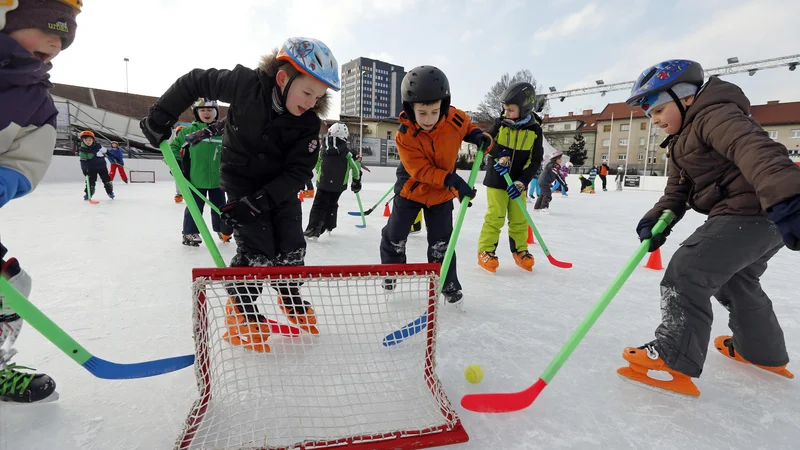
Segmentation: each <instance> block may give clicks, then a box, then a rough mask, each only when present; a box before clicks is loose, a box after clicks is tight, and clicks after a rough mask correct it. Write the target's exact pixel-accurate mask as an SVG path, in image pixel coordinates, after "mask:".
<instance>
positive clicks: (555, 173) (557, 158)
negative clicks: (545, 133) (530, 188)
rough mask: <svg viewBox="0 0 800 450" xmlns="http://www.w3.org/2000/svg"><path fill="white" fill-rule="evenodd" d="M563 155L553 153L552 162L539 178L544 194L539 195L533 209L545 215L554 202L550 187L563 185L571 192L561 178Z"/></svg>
mask: <svg viewBox="0 0 800 450" xmlns="http://www.w3.org/2000/svg"><path fill="white" fill-rule="evenodd" d="M561 155H562V153H561V152H560V151H556V152H555V153H553V155H552V156H551V157H550V162H548V163H547V166H545V168H544V170H542V176H540V177H539V189H541V190H542V193H541V194H539V198H537V199H536V204H535V205H533V209H534V210H536V211H539V212H541V213H543V214H548V213H549V208H550V201H551V200H553V193H552V192H551V190H550V185H552V184H553V183H554V182H558V183H561V186H563V187H564V190H569V188H568V187H567V183H565V182H564V179H563V178H561V173H560V169H561Z"/></svg>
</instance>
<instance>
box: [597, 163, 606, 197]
mask: <svg viewBox="0 0 800 450" xmlns="http://www.w3.org/2000/svg"><path fill="white" fill-rule="evenodd" d="M597 175H599V176H600V181H602V182H603V190H604V191H608V189H606V181H607V178H608V163H607V162H605V161H603V164H600V170H599V171H598V172H597Z"/></svg>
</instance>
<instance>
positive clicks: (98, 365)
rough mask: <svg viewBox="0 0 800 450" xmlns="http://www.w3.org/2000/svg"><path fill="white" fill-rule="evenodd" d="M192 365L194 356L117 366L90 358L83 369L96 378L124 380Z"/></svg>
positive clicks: (152, 375) (145, 376)
mask: <svg viewBox="0 0 800 450" xmlns="http://www.w3.org/2000/svg"><path fill="white" fill-rule="evenodd" d="M192 364H194V355H185V356H176V357H173V358H166V359H159V360H155V361H147V362H141V363H134V364H118V363H114V362H111V361H106V360H104V359H101V358H98V357H96V356H92V357H91V358H89V360H88V361H86V362H85V363H83V367H84V368H85V369H86V370H88V371H89V372H90V373H91V374H92V375H94V376H96V377H97V378H102V379H105V380H125V379H131V378H147V377H154V376H157V375H162V374H165V373H169V372H174V371H176V370H180V369H183V368H184V367H188V366H191V365H192Z"/></svg>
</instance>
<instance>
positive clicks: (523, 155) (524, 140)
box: [478, 83, 544, 273]
mask: <svg viewBox="0 0 800 450" xmlns="http://www.w3.org/2000/svg"><path fill="white" fill-rule="evenodd" d="M500 101H501V102H502V103H503V114H502V115H501V116H500V117H499V118H497V119H496V120H495V121H494V124H493V125H492V127H491V128H490V129H489V131H488V133H489V134H490V135H491V136H492V137H493V138H494V141H495V142H496V143H497V145H495V146H494V148H493V149H492V151H491V152H489V156H491V157H492V161H494V160H497V162H495V164H494V170H487V171H486V176H485V177H484V179H483V184H484V186H486V201H487V202H488V203H489V208H488V209H487V211H486V215H485V216H484V218H483V227H482V228H481V234H480V236H479V237H478V266H480V267H481V268H482V269H484V270H486V271H488V272H491V273H495V272H496V271H497V267H498V266H499V265H500V261H499V259H498V258H497V254H496V251H497V244H498V242H499V240H500V229H501V228H502V227H503V222H504V221H505V218H506V214H508V241H509V245H510V247H511V255H512V256H513V258H514V263H515V264H516V265H518V266H519V267H521V268H522V269H523V270H527V271H528V272H531V271H533V264H534V261H533V255H531V254H530V252H528V243H527V237H528V222H527V220H526V219H525V215H524V214H523V212H522V211H521V210H520V208H519V206H518V205H517V204H516V202H514V200H515V199H517V198H519V197H520V195H522V193H524V192H525V186H526V185H527V184H528V183H530V182H531V179H533V175H534V174H535V173H536V171H537V170H538V169H539V166H540V165H541V160H542V154H543V153H544V150H543V148H542V139H543V136H542V127H541V126H539V124H538V123H537V122H536V120H535V119H534V118H533V104H534V101H535V94H534V87H533V86H532V85H531V84H530V83H514V84H512V85H511V86H509V87H508V88H507V89H506V90H505V91H504V92H503V93H502V95H501V96H500ZM505 174H508V175H509V177H511V180H512V181H513V183H512V185H511V186H509V185H508V183H506V180H505V178H504V177H503V175H505Z"/></svg>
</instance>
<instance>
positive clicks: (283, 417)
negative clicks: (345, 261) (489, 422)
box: [176, 264, 469, 450]
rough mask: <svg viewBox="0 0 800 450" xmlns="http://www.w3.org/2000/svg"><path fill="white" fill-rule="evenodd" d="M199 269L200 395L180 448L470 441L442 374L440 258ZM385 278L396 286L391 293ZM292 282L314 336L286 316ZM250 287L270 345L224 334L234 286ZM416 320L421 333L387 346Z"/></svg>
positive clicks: (195, 316) (377, 445)
mask: <svg viewBox="0 0 800 450" xmlns="http://www.w3.org/2000/svg"><path fill="white" fill-rule="evenodd" d="M193 277H194V285H193V297H194V302H193V303H194V312H193V320H194V341H195V353H196V360H195V366H194V369H195V375H196V377H197V387H198V391H199V398H198V399H197V400H196V401H195V403H194V405H193V406H192V408H191V411H190V412H189V416H188V418H187V419H186V423H185V427H184V430H183V431H182V433H181V435H180V436H179V438H178V440H177V442H176V448H179V449H227V448H248V449H256V448H257V449H270V450H273V449H275V450H277V449H286V450H288V449H298V450H299V449H322V448H337V449H339V448H357V449H376V450H377V449H421V448H429V447H437V446H442V445H449V444H456V443H461V442H466V441H467V440H468V439H469V437H468V436H467V433H466V431H465V430H464V428H463V426H462V424H461V421H460V419H459V418H458V416H457V415H456V412H455V410H454V409H453V406H452V405H451V404H450V401H449V400H448V399H447V396H446V395H445V392H444V389H443V388H442V386H441V384H440V382H439V379H438V377H437V375H436V335H437V316H438V306H437V301H436V299H437V297H438V296H437V295H436V293H437V292H438V287H439V286H438V285H439V265H438V264H405V265H367V266H325V267H322V266H320V267H244V268H226V269H195V270H194V271H193ZM386 278H391V279H394V280H396V283H397V285H396V288H395V290H394V291H392V293H389V294H387V293H386V292H385V291H384V289H383V288H382V283H383V280H384V279H386ZM287 285H291V286H298V285H299V295H300V296H301V297H302V299H303V300H305V301H308V302H310V303H311V304H313V308H314V310H315V312H316V316H317V327H318V331H319V334H316V335H312V334H310V333H306V332H305V331H303V332H300V330H298V329H297V328H295V327H294V326H292V324H291V322H289V321H288V320H287V318H286V316H285V315H284V314H283V312H282V310H281V308H280V307H279V305H278V293H277V292H278V289H279V288H280V289H283V292H286V290H285V286H287ZM281 286H283V287H281ZM262 288H263V290H261V289H262ZM247 289H249V292H256V294H254V295H253V296H251V297H250V298H251V299H254V303H253V304H254V305H256V306H257V308H258V310H259V313H260V314H262V315H263V317H264V318H266V320H268V321H269V322H270V323H272V324H273V326H272V333H271V334H270V335H269V337H268V338H267V339H266V343H267V344H268V345H269V348H268V349H266V351H265V349H264V348H260V350H259V349H252V350H247V349H245V348H243V347H242V346H234V345H232V343H231V342H230V337H229V335H228V334H227V333H229V332H230V326H231V325H230V322H226V304H228V301H229V299H230V298H231V297H230V293H232V292H237V291H238V292H243V290H247ZM256 289H258V291H257V290H256ZM257 292H261V293H260V294H258V293H257ZM295 292H298V291H297V289H295ZM227 311H228V312H230V311H231V310H230V309H229V308H228V309H227ZM420 319H424V320H422V322H421V323H422V326H421V327H417V330H416V333H414V334H413V335H412V336H408V337H407V339H405V340H402V341H401V342H399V343H397V342H393V343H392V344H387V341H386V339H387V338H389V337H391V336H392V335H395V336H396V335H398V333H399V331H398V330H402V329H403V328H404V327H407V326H408V325H409V324H411V323H417V324H419V323H420ZM415 320H416V321H415ZM298 333H299V334H298ZM393 333H394V334H393ZM262 336H264V335H262Z"/></svg>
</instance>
